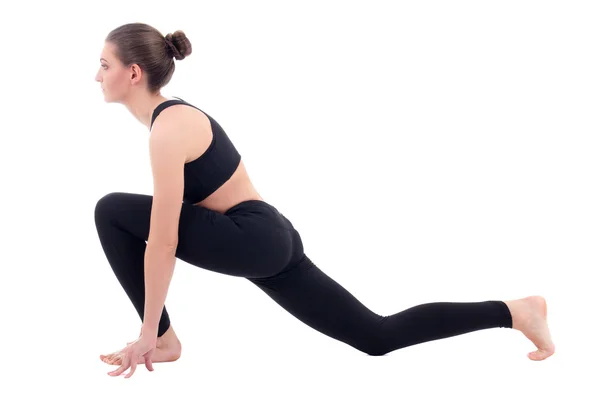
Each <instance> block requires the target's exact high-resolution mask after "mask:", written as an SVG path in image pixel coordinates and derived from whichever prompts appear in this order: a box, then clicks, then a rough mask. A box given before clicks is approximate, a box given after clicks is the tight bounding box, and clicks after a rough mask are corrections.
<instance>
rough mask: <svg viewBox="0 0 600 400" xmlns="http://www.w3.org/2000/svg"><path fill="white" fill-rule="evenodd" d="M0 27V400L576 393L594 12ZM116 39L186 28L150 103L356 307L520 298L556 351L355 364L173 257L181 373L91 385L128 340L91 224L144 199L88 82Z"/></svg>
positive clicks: (352, 4)
mask: <svg viewBox="0 0 600 400" xmlns="http://www.w3.org/2000/svg"><path fill="white" fill-rule="evenodd" d="M0 15H2V16H1V17H0V19H1V21H0V22H1V24H0V26H2V28H1V29H2V37H3V39H2V48H3V51H2V53H1V56H2V62H1V63H0V64H1V66H0V68H2V78H3V79H2V89H3V90H2V93H3V96H2V111H1V112H2V119H1V122H2V132H1V138H2V142H1V145H0V152H1V154H0V163H1V164H2V165H1V169H0V171H1V172H0V173H1V174H2V176H1V183H2V195H1V197H0V201H1V208H0V213H1V214H0V218H1V223H0V230H1V234H2V243H3V244H2V250H3V251H2V256H3V259H2V261H1V271H2V276H1V277H0V285H1V288H0V289H1V290H0V295H1V296H2V299H1V300H2V317H1V319H0V321H1V322H0V323H1V324H2V325H1V329H0V335H1V338H0V343H1V344H2V345H3V348H2V351H1V355H2V369H3V372H2V375H1V376H0V380H1V382H2V384H1V385H0V387H1V388H2V389H1V390H3V391H5V392H6V393H5V394H2V395H1V396H0V397H2V398H7V399H22V398H47V396H49V395H52V396H54V395H57V396H59V397H60V398H69V399H71V398H76V399H107V398H110V399H131V398H136V399H141V398H147V399H165V398H176V399H188V398H189V399H201V398H203V399H286V400H288V399H306V398H311V399H333V398H340V399H347V398H350V397H352V398H354V397H356V398H361V399H366V398H376V399H397V398H411V399H418V398H427V399H429V398H456V399H458V398H460V399H481V398H485V399H506V398H514V397H516V398H532V396H535V398H540V397H542V396H547V395H550V394H555V395H557V397H562V398H564V397H566V396H567V395H568V396H569V397H570V398H591V397H593V396H595V395H597V393H598V387H597V385H593V384H592V381H591V380H592V378H594V377H596V378H597V375H598V374H597V372H598V369H599V368H598V359H597V357H598V355H599V354H598V349H597V343H598V328H599V324H598V303H599V302H598V298H597V284H598V280H597V279H593V276H594V274H595V273H596V272H597V270H598V267H599V261H600V252H599V243H600V228H599V226H600V211H599V210H600V207H599V205H600V190H599V184H598V182H599V176H600V157H599V150H600V140H599V136H598V134H599V125H600V123H599V119H598V115H599V114H598V109H599V106H600V100H599V98H600V97H599V93H600V56H599V54H600V53H599V52H598V47H599V46H598V44H599V43H598V42H599V41H598V38H599V37H600V27H599V25H598V20H599V19H600V12H599V10H598V5H597V3H596V2H593V1H522V0H520V1H503V2H492V1H452V2H448V1H426V2H398V1H368V2H367V1H360V2H358V1H343V2H342V1H335V2H334V1H306V0H304V1H302V2H300V1H297V2H291V1H268V2H267V1H251V2H242V1H239V2H231V1H218V2H217V1H212V2H207V1H160V2H149V1H106V0H103V1H100V2H93V3H89V4H88V3H85V2H78V3H75V2H73V3H67V2H64V1H62V2H61V1H59V2H56V1H55V2H41V1H38V2H28V3H14V2H12V3H9V4H8V5H3V6H2V12H0ZM129 22H144V23H148V24H150V25H153V26H155V27H156V28H158V29H159V30H160V31H161V32H163V33H164V34H167V33H169V32H174V31H175V30H178V29H181V30H183V31H184V32H185V33H186V34H187V36H188V38H189V39H190V41H191V42H192V46H193V52H192V54H191V55H190V56H189V57H188V58H186V59H185V60H183V61H177V62H176V71H175V75H174V77H173V80H172V81H171V83H170V84H169V85H168V86H167V87H165V88H164V89H163V91H162V93H163V94H164V95H165V96H177V97H181V98H183V99H185V100H187V101H188V102H190V103H192V104H194V105H196V106H198V107H200V108H201V109H203V110H204V111H206V112H207V113H208V114H210V115H211V116H212V117H213V118H215V119H216V120H217V121H218V122H219V123H220V124H221V125H222V126H223V128H224V129H225V131H226V132H227V134H228V135H229V137H230V138H231V139H232V141H233V142H234V144H235V146H236V147H237V149H238V150H239V151H240V153H241V154H242V157H243V159H244V162H245V164H246V167H247V168H248V171H249V173H250V177H251V179H252V181H253V183H254V184H255V185H256V187H257V189H258V191H259V193H260V194H261V195H262V196H263V197H264V199H265V200H266V201H267V202H269V203H271V204H273V205H274V206H276V207H277V208H278V209H279V210H280V211H281V212H282V213H284V214H285V215H286V216H287V217H288V218H289V219H290V220H291V221H292V223H294V225H295V226H296V228H297V229H298V230H299V231H300V233H301V235H302V237H303V240H304V245H305V250H306V253H307V254H308V255H309V257H310V258H311V259H312V260H313V261H314V262H315V263H316V264H317V266H319V268H321V269H322V270H323V271H324V272H326V273H327V274H328V275H329V276H331V277H332V278H334V279H335V280H336V281H337V282H338V283H340V284H341V285H342V286H344V287H345V288H346V289H348V290H349V291H350V292H352V293H353V294H354V295H355V296H356V297H357V298H358V299H360V300H361V301H362V302H363V303H364V304H365V305H366V306H368V307H369V308H370V309H372V310H373V311H375V312H377V313H379V314H381V315H389V314H393V313H396V312H399V311H401V310H404V309H406V308H409V307H412V306H414V305H417V304H421V303H429V302H437V301H456V302H461V301H483V300H510V299H515V298H520V297H524V296H528V295H533V294H539V295H543V296H544V297H545V298H546V299H547V301H548V313H549V314H548V322H549V325H550V329H551V331H552V335H553V338H554V341H555V344H556V354H555V355H554V356H552V357H551V358H549V359H547V360H545V361H543V362H533V361H530V360H529V359H528V358H527V353H528V352H529V351H532V350H534V349H535V348H534V347H533V345H532V344H531V342H529V340H527V339H526V338H525V336H523V335H522V334H521V333H520V332H518V331H516V330H510V329H490V330H484V331H477V332H472V333H468V334H464V335H461V336H457V337H453V338H448V339H443V340H438V341H433V342H427V343H423V344H420V345H416V346H412V347H409V348H405V349H399V350H397V351H394V352H392V353H388V354H387V355H386V356H384V357H370V356H368V355H366V354H363V353H360V352H358V351H357V350H355V349H354V348H352V347H350V346H348V345H346V344H344V343H341V342H338V341H336V340H333V339H331V338H329V337H327V336H325V335H322V334H321V333H319V332H317V331H315V330H313V329H311V328H309V327H308V326H306V325H304V324H303V323H301V322H300V321H298V320H296V319H295V318H294V317H293V316H291V315H290V314H288V313H287V312H286V311H285V310H283V309H282V308H281V307H279V305H277V304H276V303H275V302H274V301H272V300H271V299H270V298H269V297H268V296H266V295H265V294H264V293H263V292H262V291H261V290H259V289H258V288H256V287H255V286H254V285H253V284H251V283H250V282H249V281H246V280H245V279H243V278H236V277H231V276H226V275H221V274H217V273H214V272H210V271H207V270H203V269H201V268H198V267H194V266H192V265H190V264H186V263H185V262H183V261H177V265H176V269H175V275H174V277H173V281H172V284H171V287H170V289H169V295H168V298H167V308H168V310H169V313H170V315H171V318H172V322H173V327H174V328H175V330H176V332H177V334H178V335H179V337H180V339H181V342H182V344H183V354H182V357H181V359H180V360H178V361H177V362H175V363H168V364H155V371H154V372H152V373H150V372H148V371H147V370H146V369H145V367H144V366H143V365H140V366H139V367H138V369H137V371H136V373H135V374H134V375H133V377H132V378H131V379H128V380H126V379H123V377H118V378H115V377H109V376H107V375H106V373H107V372H108V371H111V370H113V369H115V367H113V366H108V365H106V364H104V363H103V362H101V361H100V359H99V354H101V353H106V352H109V351H114V350H118V349H120V348H122V347H123V346H124V345H125V343H126V342H128V341H131V340H134V339H135V338H137V335H138V333H139V328H140V326H141V321H140V320H139V318H138V316H137V314H136V313H135V310H134V308H133V306H132V305H131V303H130V302H129V300H128V298H127V297H126V295H125V293H124V292H123V290H122V289H121V287H120V285H119V283H118V281H117V279H116V278H115V276H114V274H113V272H112V270H111V269H110V266H109V264H108V262H107V260H106V258H105V256H104V253H103V251H102V248H101V246H100V243H99V240H98V237H97V233H96V228H95V226H94V218H93V214H94V207H95V205H96V201H97V200H98V199H100V198H101V197H102V196H103V195H105V194H107V193H110V192H113V191H129V192H138V193H145V194H152V190H153V188H152V179H151V169H150V164H149V159H148V148H147V135H148V131H147V130H146V128H145V127H144V126H143V125H141V124H140V123H138V122H137V121H136V120H135V119H134V118H133V116H132V115H131V114H129V112H128V111H127V109H126V108H125V107H124V106H122V105H121V104H116V103H106V102H105V101H104V97H103V94H102V92H101V90H100V84H99V83H98V82H95V80H94V77H95V74H96V72H97V70H98V68H99V66H100V62H99V58H100V52H101V50H102V47H103V44H104V38H105V37H106V35H107V34H108V32H110V31H111V30H112V29H114V28H116V27H117V26H119V25H121V24H125V23H129ZM123 376H124V375H123Z"/></svg>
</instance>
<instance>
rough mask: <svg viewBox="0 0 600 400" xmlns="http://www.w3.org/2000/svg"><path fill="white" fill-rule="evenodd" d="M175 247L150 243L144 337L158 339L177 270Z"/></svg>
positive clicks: (147, 254) (146, 264) (145, 260)
mask: <svg viewBox="0 0 600 400" xmlns="http://www.w3.org/2000/svg"><path fill="white" fill-rule="evenodd" d="M175 250H176V247H174V246H161V245H154V244H152V243H150V242H148V245H147V246H146V253H145V254H144V282H145V283H144V285H145V290H146V295H145V301H144V322H143V325H142V335H144V336H146V335H148V336H149V337H153V338H156V337H157V335H158V324H159V322H160V317H161V315H162V310H163V307H164V305H165V301H166V299H167V293H168V290H169V285H170V283H171V279H172V277H173V271H174V269H175V261H176V258H175Z"/></svg>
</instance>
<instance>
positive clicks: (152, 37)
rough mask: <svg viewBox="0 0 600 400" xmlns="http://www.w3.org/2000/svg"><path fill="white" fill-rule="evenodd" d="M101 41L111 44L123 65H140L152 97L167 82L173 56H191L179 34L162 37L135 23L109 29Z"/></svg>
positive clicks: (188, 42) (170, 73)
mask: <svg viewBox="0 0 600 400" xmlns="http://www.w3.org/2000/svg"><path fill="white" fill-rule="evenodd" d="M105 41H107V42H110V43H112V44H114V45H115V48H116V50H115V51H116V54H115V55H116V57H117V58H118V59H119V61H121V63H122V64H123V65H125V66H130V65H132V64H138V65H139V66H140V68H141V69H142V70H143V71H144V72H145V73H146V74H147V76H148V90H150V92H151V93H153V94H154V93H156V92H158V91H159V90H160V88H162V87H163V86H165V85H166V84H167V83H169V81H170V80H171V77H172V76H173V72H175V61H173V57H175V59H176V60H183V59H184V58H185V57H187V56H189V55H190V54H191V53H192V44H191V43H190V40H189V39H188V38H187V37H186V36H185V33H183V31H180V30H178V31H175V32H174V33H169V34H167V35H165V36H163V34H162V33H160V31H158V29H156V28H154V27H152V26H150V25H148V24H143V23H139V22H138V23H131V24H125V25H121V26H119V27H118V28H116V29H113V30H112V31H111V32H110V33H109V34H108V36H107V37H106V39H105Z"/></svg>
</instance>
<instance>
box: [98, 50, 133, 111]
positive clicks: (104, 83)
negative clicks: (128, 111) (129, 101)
mask: <svg viewBox="0 0 600 400" xmlns="http://www.w3.org/2000/svg"><path fill="white" fill-rule="evenodd" d="M114 50H115V48H114V45H113V44H112V43H109V42H105V44H104V48H103V49H102V53H100V60H99V61H100V67H99V69H98V73H97V74H96V82H100V87H101V89H102V93H103V94H104V100H106V101H107V102H120V101H121V100H122V99H124V98H125V97H126V96H127V94H128V93H129V91H130V90H131V89H132V86H131V85H132V83H136V82H137V81H138V80H139V76H140V69H139V67H138V66H137V64H134V65H133V66H130V67H129V68H127V67H125V66H124V65H123V64H122V63H121V62H120V61H119V60H118V59H117V58H116V56H115V53H114Z"/></svg>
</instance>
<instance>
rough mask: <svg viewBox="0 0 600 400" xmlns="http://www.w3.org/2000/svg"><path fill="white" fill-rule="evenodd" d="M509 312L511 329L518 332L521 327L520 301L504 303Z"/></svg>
mask: <svg viewBox="0 0 600 400" xmlns="http://www.w3.org/2000/svg"><path fill="white" fill-rule="evenodd" d="M504 303H505V304H506V306H507V307H508V310H509V311H510V315H511V318H512V328H513V329H516V330H518V331H520V330H521V329H522V326H521V320H522V318H521V301H520V300H508V301H505V302H504Z"/></svg>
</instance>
